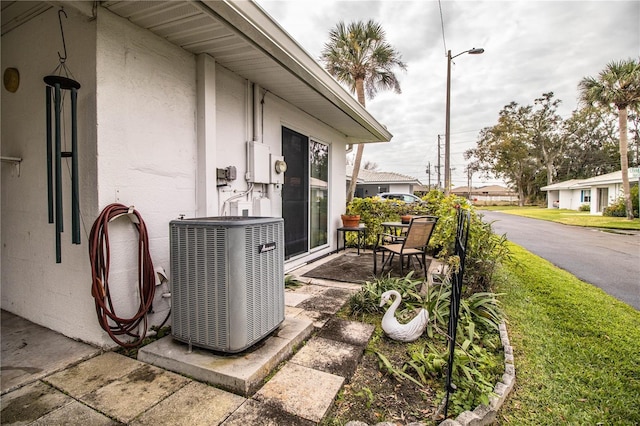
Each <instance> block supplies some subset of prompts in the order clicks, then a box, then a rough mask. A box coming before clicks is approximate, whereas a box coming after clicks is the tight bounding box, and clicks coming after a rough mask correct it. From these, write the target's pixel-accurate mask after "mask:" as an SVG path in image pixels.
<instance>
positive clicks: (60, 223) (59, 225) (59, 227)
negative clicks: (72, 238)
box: [54, 83, 64, 263]
mask: <svg viewBox="0 0 640 426" xmlns="http://www.w3.org/2000/svg"><path fill="white" fill-rule="evenodd" d="M54 87H55V97H54V104H55V105H54V108H55V124H56V148H55V149H56V167H55V172H56V263H60V262H62V253H61V245H60V239H61V238H60V234H61V233H62V232H63V231H64V218H63V216H62V130H61V126H60V115H61V107H62V102H61V98H60V96H61V94H60V83H55V85H54Z"/></svg>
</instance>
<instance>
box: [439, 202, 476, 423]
mask: <svg viewBox="0 0 640 426" xmlns="http://www.w3.org/2000/svg"><path fill="white" fill-rule="evenodd" d="M457 210H458V212H457V219H458V226H457V229H456V239H455V252H454V254H455V255H456V256H458V257H459V258H460V266H459V268H458V270H457V271H455V273H454V274H453V282H452V283H451V303H450V305H449V329H448V336H447V338H448V340H449V363H448V365H447V382H446V392H447V393H446V396H445V403H444V417H445V419H446V418H447V414H448V409H449V396H450V395H451V393H452V392H454V391H455V390H456V386H455V384H453V383H452V382H451V376H452V374H453V364H454V355H455V347H456V334H457V333H456V331H457V329H458V318H459V313H460V299H461V296H462V277H463V276H464V261H465V258H466V256H467V240H468V238H469V224H470V222H471V213H470V212H469V211H468V210H463V209H462V208H460V207H458V208H457Z"/></svg>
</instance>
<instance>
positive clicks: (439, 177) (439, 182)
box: [438, 135, 440, 189]
mask: <svg viewBox="0 0 640 426" xmlns="http://www.w3.org/2000/svg"><path fill="white" fill-rule="evenodd" d="M438 189H440V135H438Z"/></svg>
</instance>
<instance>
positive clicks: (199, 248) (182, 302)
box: [170, 216, 284, 353]
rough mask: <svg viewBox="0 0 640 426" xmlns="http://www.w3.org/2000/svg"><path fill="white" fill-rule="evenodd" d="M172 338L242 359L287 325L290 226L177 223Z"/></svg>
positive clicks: (272, 221) (232, 219) (217, 220)
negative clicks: (286, 257) (286, 267)
mask: <svg viewBox="0 0 640 426" xmlns="http://www.w3.org/2000/svg"><path fill="white" fill-rule="evenodd" d="M170 245H171V261H170V264H171V275H170V276H171V277H172V280H171V285H172V291H171V297H172V307H173V308H172V309H173V314H172V324H171V329H172V331H171V332H172V335H173V337H174V338H175V339H177V340H180V341H183V342H190V343H191V344H193V345H195V346H201V347H204V348H208V349H212V350H216V351H221V352H231V353H236V352H240V351H242V350H244V349H246V348H248V347H249V346H251V345H253V344H255V343H257V342H258V341H260V340H261V339H263V338H264V337H266V336H267V335H268V334H269V333H271V332H272V331H273V330H275V329H276V328H277V327H278V326H279V325H280V324H281V323H282V321H284V221H283V220H282V219H281V218H263V217H260V218H257V217H236V216H225V217H214V218H202V219H186V220H176V221H172V222H171V223H170Z"/></svg>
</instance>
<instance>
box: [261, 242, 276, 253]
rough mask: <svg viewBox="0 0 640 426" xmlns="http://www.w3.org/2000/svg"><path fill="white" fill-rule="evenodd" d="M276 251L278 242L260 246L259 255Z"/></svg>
mask: <svg viewBox="0 0 640 426" xmlns="http://www.w3.org/2000/svg"><path fill="white" fill-rule="evenodd" d="M275 249H276V242H275V241H274V242H272V243H266V244H260V245H259V246H258V253H266V252H268V251H272V250H275Z"/></svg>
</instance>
